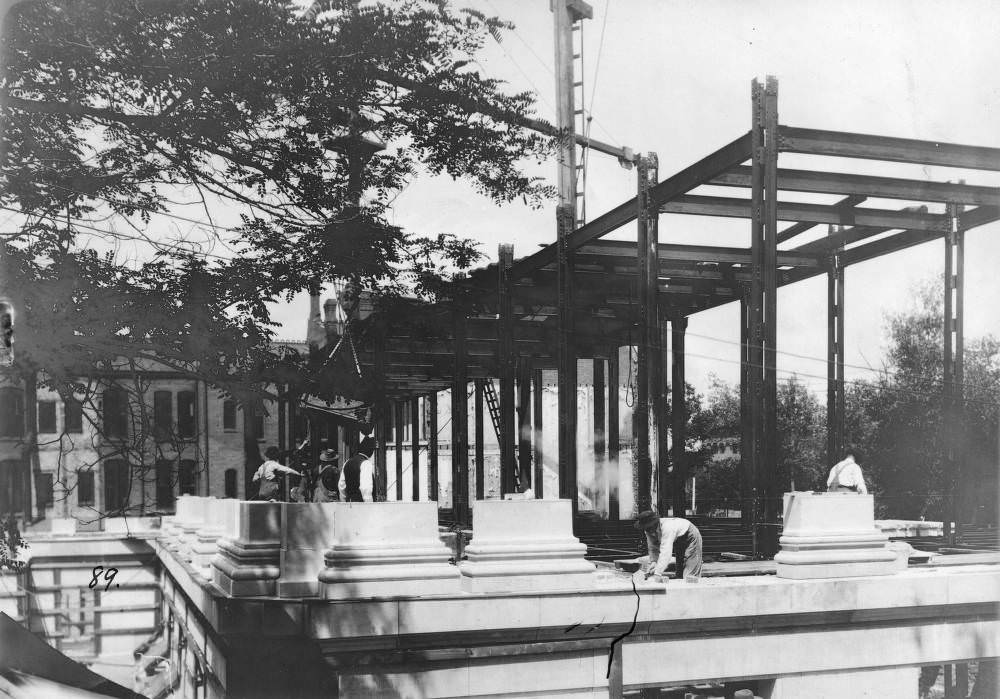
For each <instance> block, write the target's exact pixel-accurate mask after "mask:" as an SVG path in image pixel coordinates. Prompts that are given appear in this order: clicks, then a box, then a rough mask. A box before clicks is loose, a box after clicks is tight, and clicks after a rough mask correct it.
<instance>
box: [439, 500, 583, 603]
mask: <svg viewBox="0 0 1000 699" xmlns="http://www.w3.org/2000/svg"><path fill="white" fill-rule="evenodd" d="M473 517H474V518H475V523H476V526H475V529H474V534H473V538H472V543H470V544H469V545H468V546H467V547H466V549H465V554H466V556H467V557H468V560H466V561H463V562H462V564H461V565H460V566H459V569H460V570H461V572H462V589H463V590H464V591H466V592H523V591H529V590H534V591H537V590H561V589H568V588H577V587H589V586H592V585H593V584H594V574H595V571H596V568H595V567H594V564H593V563H590V562H589V561H586V560H585V559H584V554H586V553H587V545H586V544H583V543H580V540H579V539H577V538H576V537H575V536H573V509H572V503H571V502H570V501H569V500H479V501H477V502H476V504H475V508H474V510H473Z"/></svg>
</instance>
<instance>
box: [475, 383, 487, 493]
mask: <svg viewBox="0 0 1000 699" xmlns="http://www.w3.org/2000/svg"><path fill="white" fill-rule="evenodd" d="M475 383H476V388H475V390H476V396H475V403H476V420H475V425H474V428H473V429H474V431H475V441H476V500H482V499H484V498H485V497H486V495H485V491H486V474H485V469H486V455H485V449H484V445H483V438H484V433H483V428H484V427H485V425H484V423H483V380H482V379H476V382H475Z"/></svg>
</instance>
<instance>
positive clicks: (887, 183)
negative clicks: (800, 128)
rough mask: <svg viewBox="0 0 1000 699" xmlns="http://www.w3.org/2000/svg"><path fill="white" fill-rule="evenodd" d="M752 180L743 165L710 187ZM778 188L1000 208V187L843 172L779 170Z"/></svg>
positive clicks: (711, 181) (747, 184) (726, 173)
mask: <svg viewBox="0 0 1000 699" xmlns="http://www.w3.org/2000/svg"><path fill="white" fill-rule="evenodd" d="M750 179H751V173H750V168H749V167H746V166H743V165H740V166H737V167H734V168H733V169H731V170H730V171H729V172H725V173H723V174H721V175H719V176H718V177H715V178H713V179H712V180H710V181H709V182H707V184H710V185H716V186H722V187H749V186H750ZM778 189H779V190H784V191H791V192H813V193H822V194H851V195H859V196H862V197H871V198H873V199H903V200H905V201H914V202H916V201H926V202H944V203H947V202H955V203H958V204H968V205H971V206H980V205H990V206H1000V188H998V187H982V186H976V185H967V184H953V183H951V182H928V181H922V180H909V179H902V178H898V177H873V176H871V175H855V174H850V173H844V172H816V171H812V170H793V169H788V168H778ZM778 242H781V241H780V240H779V241H778Z"/></svg>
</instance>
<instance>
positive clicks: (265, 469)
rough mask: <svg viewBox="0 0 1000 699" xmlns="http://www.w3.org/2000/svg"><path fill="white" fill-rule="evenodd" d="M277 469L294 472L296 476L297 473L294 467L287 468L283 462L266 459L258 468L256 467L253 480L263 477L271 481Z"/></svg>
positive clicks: (282, 471) (283, 471)
mask: <svg viewBox="0 0 1000 699" xmlns="http://www.w3.org/2000/svg"><path fill="white" fill-rule="evenodd" d="M279 471H280V472H281V473H294V474H295V475H296V476H298V475H299V472H298V471H296V470H295V469H294V468H288V467H287V466H285V465H284V464H279V463H278V462H277V461H270V460H268V461H265V462H264V463H262V464H261V465H260V468H258V469H257V472H256V473H255V474H253V480H255V481H259V480H260V479H261V478H263V479H264V480H265V481H273V480H274V476H275V474H276V473H277V472H279Z"/></svg>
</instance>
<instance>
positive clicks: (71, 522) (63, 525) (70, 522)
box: [51, 517, 76, 536]
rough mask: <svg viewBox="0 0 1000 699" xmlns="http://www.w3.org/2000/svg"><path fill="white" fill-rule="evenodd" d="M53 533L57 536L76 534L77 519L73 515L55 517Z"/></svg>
mask: <svg viewBox="0 0 1000 699" xmlns="http://www.w3.org/2000/svg"><path fill="white" fill-rule="evenodd" d="M51 533H52V534H53V535H55V536H75V535H76V520H75V519H73V518H71V517H66V518H63V517H57V518H55V519H53V520H52V530H51Z"/></svg>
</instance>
